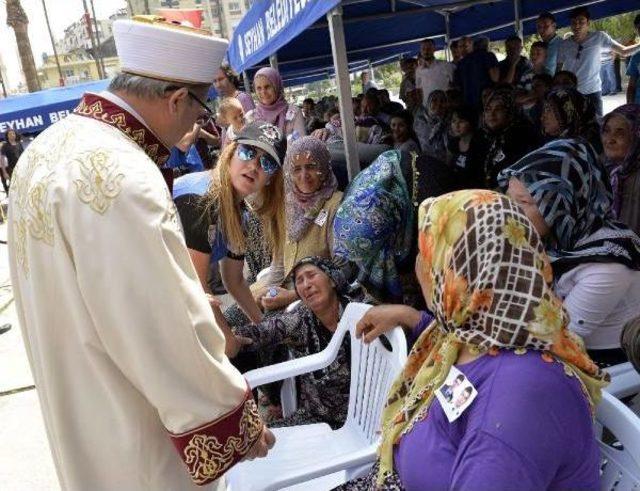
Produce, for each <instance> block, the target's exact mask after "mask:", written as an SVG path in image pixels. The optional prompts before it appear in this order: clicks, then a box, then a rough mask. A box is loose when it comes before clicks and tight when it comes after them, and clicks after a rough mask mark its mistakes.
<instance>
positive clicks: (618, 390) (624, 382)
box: [605, 362, 640, 399]
mask: <svg viewBox="0 0 640 491" xmlns="http://www.w3.org/2000/svg"><path fill="white" fill-rule="evenodd" d="M606 371H607V372H609V374H610V375H611V383H610V384H609V385H608V386H607V387H606V388H605V390H606V391H607V392H608V393H609V394H612V395H613V396H615V397H616V398H618V399H622V398H623V397H628V396H632V395H635V394H637V393H638V392H640V374H639V373H638V372H637V371H636V369H635V368H634V367H633V365H632V364H631V362H626V363H620V364H619V365H614V366H612V367H609V368H607V369H606Z"/></svg>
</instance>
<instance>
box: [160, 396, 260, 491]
mask: <svg viewBox="0 0 640 491" xmlns="http://www.w3.org/2000/svg"><path fill="white" fill-rule="evenodd" d="M263 424H264V423H263V422H262V419H261V418H260V414H259V413H258V407H257V406H256V403H255V401H254V400H253V395H252V394H251V391H250V390H249V389H247V392H246V394H245V397H244V399H243V401H242V402H241V403H240V404H239V405H238V406H237V407H236V408H235V409H233V410H232V411H231V412H229V413H227V414H225V415H224V416H222V417H221V418H218V419H217V420H215V421H213V422H211V423H207V424H205V425H203V426H200V427H199V428H196V429H195V430H190V431H187V432H185V433H181V434H175V433H169V435H170V436H171V440H172V441H173V444H174V445H175V447H176V449H177V450H178V453H179V454H180V456H181V457H182V459H183V460H184V463H185V464H186V465H187V468H188V469H189V474H191V479H192V480H193V482H194V483H196V484H198V485H200V486H202V485H205V484H209V483H210V482H212V481H215V480H216V479H218V478H220V477H221V476H222V475H223V474H224V473H225V472H227V471H228V470H229V469H230V468H231V467H232V466H233V465H235V464H236V463H237V462H239V461H240V460H242V458H243V457H244V456H245V455H246V453H247V452H248V451H249V450H250V449H251V448H252V447H253V445H254V444H255V443H256V442H257V441H258V438H260V435H261V434H262V428H263Z"/></svg>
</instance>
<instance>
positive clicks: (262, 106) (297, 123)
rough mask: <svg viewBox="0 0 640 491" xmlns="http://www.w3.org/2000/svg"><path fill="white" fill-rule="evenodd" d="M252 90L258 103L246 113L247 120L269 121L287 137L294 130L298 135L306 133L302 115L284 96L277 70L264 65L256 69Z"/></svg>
mask: <svg viewBox="0 0 640 491" xmlns="http://www.w3.org/2000/svg"><path fill="white" fill-rule="evenodd" d="M253 90H255V92H256V97H257V98H258V103H257V104H256V108H255V109H254V110H253V111H249V112H248V113H247V115H246V119H247V121H264V122H267V123H271V124H273V125H275V126H277V127H278V128H280V130H281V131H283V132H284V134H285V135H287V137H289V136H291V135H292V134H293V133H294V132H295V133H296V134H297V136H298V137H300V136H304V135H306V128H305V124H304V115H303V114H302V111H301V110H300V108H299V107H297V106H296V105H295V104H288V103H287V101H286V100H285V98H284V87H283V86H282V78H281V77H280V73H278V70H276V69H275V68H271V67H265V68H261V69H260V70H258V71H257V72H256V74H255V76H254V77H253Z"/></svg>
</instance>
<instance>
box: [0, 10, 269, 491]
mask: <svg viewBox="0 0 640 491" xmlns="http://www.w3.org/2000/svg"><path fill="white" fill-rule="evenodd" d="M113 29H114V38H115V43H116V48H117V51H118V55H119V57H120V64H121V70H122V72H121V73H120V74H118V75H117V76H116V77H115V78H114V79H113V80H112V81H111V83H110V86H109V89H108V90H107V91H105V92H102V93H100V94H91V93H87V94H85V95H84V96H83V98H82V100H81V102H80V104H79V106H78V107H77V108H76V110H75V111H74V114H72V115H70V116H69V117H67V118H66V119H64V120H62V121H60V122H58V123H56V124H54V125H53V126H51V127H50V128H48V129H47V130H45V131H44V132H43V133H42V134H41V135H40V136H39V137H38V138H36V139H35V140H34V142H33V143H32V144H31V145H30V146H29V147H28V148H27V150H26V151H25V152H24V154H23V155H22V157H21V158H20V160H19V162H18V164H17V166H16V168H15V171H14V174H13V182H12V184H11V191H10V196H9V255H10V266H11V280H12V284H13V289H14V294H15V300H16V307H17V312H18V318H19V321H20V325H21V328H22V332H23V338H24V342H25V345H26V349H27V353H28V356H29V361H30V363H31V368H32V371H33V375H34V379H35V385H36V387H37V389H38V395H39V397H40V404H41V407H42V412H43V416H44V422H45V426H46V429H47V435H48V438H49V443H50V446H51V452H52V454H53V460H54V463H55V466H56V470H57V474H58V478H59V480H60V485H61V487H62V489H65V490H89V489H90V490H92V491H96V490H123V491H124V490H126V491H135V490H187V489H192V488H194V487H195V486H196V485H208V487H207V489H223V488H224V482H223V479H220V478H221V476H223V474H224V473H225V472H226V471H227V470H228V469H229V468H230V467H231V466H233V465H234V464H235V463H236V462H238V461H239V460H241V459H243V458H254V457H258V456H264V455H266V453H267V451H268V449H269V448H270V447H271V446H272V445H273V443H274V440H273V435H272V434H271V433H270V432H269V430H267V429H266V428H265V426H264V425H263V423H262V420H261V419H260V416H259V414H258V411H257V408H256V404H255V403H254V401H253V398H252V395H251V391H250V390H249V387H248V386H247V383H246V381H245V380H244V379H243V377H242V376H241V375H240V373H238V372H237V371H236V370H235V369H234V368H233V366H232V365H231V364H230V363H229V360H228V359H227V357H226V355H225V339H224V336H223V334H222V332H221V330H220V329H219V328H218V326H217V324H216V322H215V321H214V317H213V314H212V310H211V306H210V305H209V302H208V301H207V297H206V295H205V293H204V291H203V289H202V286H201V285H200V282H199V280H198V276H197V274H196V271H195V269H194V267H193V264H192V262H191V259H190V257H189V253H188V251H187V248H186V246H185V240H184V237H183V234H182V230H181V226H180V222H179V219H178V216H177V214H176V209H175V206H174V204H173V201H172V199H171V193H170V190H169V189H168V187H167V184H166V183H165V181H164V179H163V177H162V174H161V171H160V170H159V165H161V164H162V163H163V162H164V161H165V160H166V158H167V157H168V155H169V148H171V147H172V146H173V145H175V144H176V142H178V140H179V139H180V138H181V137H182V135H184V134H185V133H186V132H187V131H188V130H189V129H191V128H192V127H193V124H194V123H195V122H196V120H204V119H207V117H208V111H209V110H208V109H207V108H206V106H205V105H204V103H203V100H204V99H205V98H206V95H207V91H208V89H209V85H210V84H211V82H212V81H213V78H214V75H215V73H216V71H217V70H218V67H219V66H220V62H221V60H222V57H223V56H224V53H225V50H226V48H227V41H224V40H221V39H217V38H214V37H212V36H211V35H210V34H208V33H207V32H206V31H201V30H198V29H193V28H188V27H184V26H178V25H174V24H171V23H168V22H165V21H164V19H161V18H156V17H144V18H135V19H134V20H119V21H116V22H115V23H114V26H113ZM34 465H37V464H35V463H34Z"/></svg>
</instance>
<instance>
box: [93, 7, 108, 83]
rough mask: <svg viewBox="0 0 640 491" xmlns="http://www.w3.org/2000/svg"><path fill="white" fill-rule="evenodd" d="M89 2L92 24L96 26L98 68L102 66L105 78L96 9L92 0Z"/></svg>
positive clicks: (105, 72)
mask: <svg viewBox="0 0 640 491" xmlns="http://www.w3.org/2000/svg"><path fill="white" fill-rule="evenodd" d="M89 3H90V4H91V13H92V15H93V26H94V27H95V28H96V44H97V45H98V47H97V52H98V59H99V60H100V68H102V78H106V76H107V71H106V70H105V69H104V60H103V59H102V44H101V43H100V32H99V31H98V19H97V18H96V9H95V7H94V5H93V0H89Z"/></svg>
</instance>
